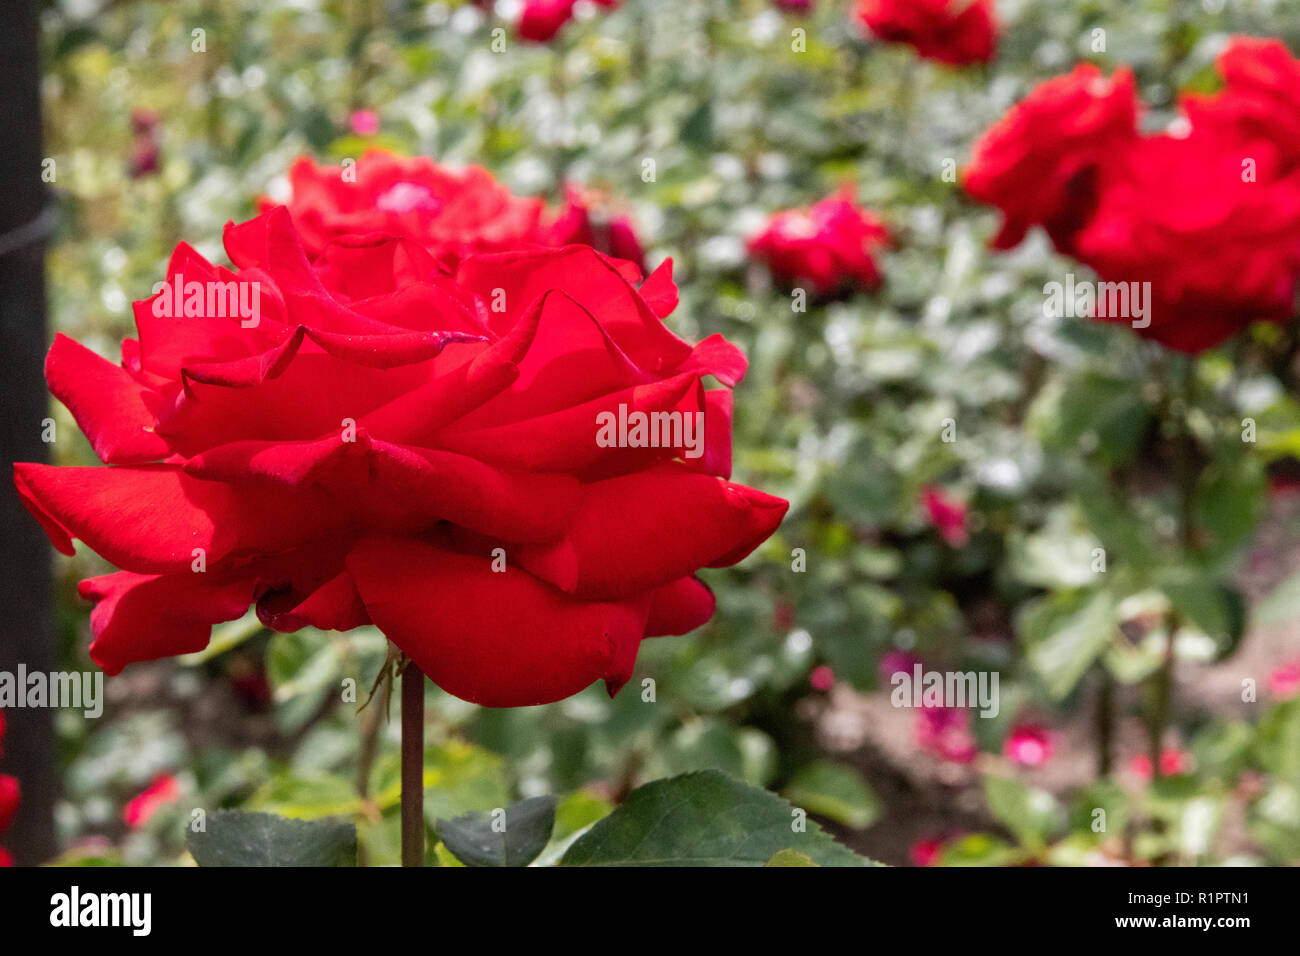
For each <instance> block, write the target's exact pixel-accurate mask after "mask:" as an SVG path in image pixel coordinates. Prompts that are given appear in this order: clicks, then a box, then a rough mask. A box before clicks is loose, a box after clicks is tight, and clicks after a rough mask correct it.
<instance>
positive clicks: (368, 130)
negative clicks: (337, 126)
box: [348, 110, 379, 136]
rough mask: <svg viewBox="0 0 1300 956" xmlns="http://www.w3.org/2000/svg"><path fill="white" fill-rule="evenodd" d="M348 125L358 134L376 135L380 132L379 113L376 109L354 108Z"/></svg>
mask: <svg viewBox="0 0 1300 956" xmlns="http://www.w3.org/2000/svg"><path fill="white" fill-rule="evenodd" d="M348 126H350V127H351V128H352V132H354V133H356V134H357V135H358V136H374V135H375V134H376V133H378V132H379V114H378V113H376V112H375V111H374V110H353V112H352V115H351V116H349V117H348Z"/></svg>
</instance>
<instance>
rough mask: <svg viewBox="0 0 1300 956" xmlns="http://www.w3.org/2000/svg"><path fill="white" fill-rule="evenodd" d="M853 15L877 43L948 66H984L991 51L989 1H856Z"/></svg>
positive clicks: (993, 40)
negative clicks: (905, 48) (901, 47)
mask: <svg viewBox="0 0 1300 956" xmlns="http://www.w3.org/2000/svg"><path fill="white" fill-rule="evenodd" d="M854 15H855V16H856V17H857V19H858V20H859V21H860V22H861V23H862V24H863V25H864V26H866V27H867V29H869V30H870V31H871V32H872V33H873V34H875V36H876V37H877V38H878V39H880V40H882V41H884V42H886V43H906V44H908V45H909V46H912V47H914V48H915V49H916V52H917V53H918V54H919V55H921V56H922V57H924V58H925V59H927V60H936V61H938V62H939V63H946V64H948V65H949V66H965V65H967V64H970V63H987V62H988V61H989V60H991V59H993V53H994V51H995V49H996V48H997V23H996V21H995V20H994V16H993V0H857V6H856V7H855V8H854Z"/></svg>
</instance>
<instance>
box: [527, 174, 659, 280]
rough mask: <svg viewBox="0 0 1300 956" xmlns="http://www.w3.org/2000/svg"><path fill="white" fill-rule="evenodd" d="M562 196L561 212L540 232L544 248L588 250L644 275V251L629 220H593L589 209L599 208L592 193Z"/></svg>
mask: <svg viewBox="0 0 1300 956" xmlns="http://www.w3.org/2000/svg"><path fill="white" fill-rule="evenodd" d="M564 195H565V205H564V208H563V209H562V210H561V211H560V213H559V214H558V215H557V216H556V217H555V218H554V219H553V220H552V221H551V222H549V223H547V224H546V225H545V226H544V227H543V229H542V236H541V240H542V244H543V245H547V246H568V245H572V244H574V243H579V244H581V245H584V246H591V247H592V248H593V249H597V250H599V251H600V252H603V253H605V254H606V255H610V256H613V257H614V258H615V259H626V260H627V261H628V262H631V263H633V264H634V265H636V267H637V268H638V269H640V270H641V271H643V272H644V271H645V250H644V249H643V248H642V246H641V240H640V239H638V238H637V234H636V227H635V226H634V225H633V224H632V220H631V219H630V218H628V217H627V216H621V215H613V216H610V215H607V214H606V215H601V216H598V217H595V218H593V216H592V214H591V211H592V207H593V206H599V205H601V201H600V199H599V197H597V196H596V195H595V194H594V193H591V192H588V191H584V190H582V189H580V188H578V187H577V186H569V187H567V188H566V189H565V191H564Z"/></svg>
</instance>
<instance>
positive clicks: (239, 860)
mask: <svg viewBox="0 0 1300 956" xmlns="http://www.w3.org/2000/svg"><path fill="white" fill-rule="evenodd" d="M185 843H186V845H187V846H188V847H189V850H190V854H191V855H192V856H193V857H194V859H195V860H197V861H198V864H199V866H356V865H357V828H356V827H354V826H353V825H352V824H351V823H343V822H341V821H337V820H310V821H309V820H289V819H286V818H285V817H277V816H275V815H274V814H271V813H246V812H244V811H242V810H218V811H216V812H215V813H212V814H210V815H209V816H208V819H207V829H206V830H204V831H200V832H194V831H190V832H189V833H188V834H186V837H185Z"/></svg>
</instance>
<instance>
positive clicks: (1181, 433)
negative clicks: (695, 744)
mask: <svg viewBox="0 0 1300 956" xmlns="http://www.w3.org/2000/svg"><path fill="white" fill-rule="evenodd" d="M1180 365H1181V368H1180V370H1179V372H1180V373H1181V374H1179V376H1178V379H1177V381H1176V383H1175V384H1174V386H1173V389H1172V391H1173V393H1174V397H1175V399H1176V401H1177V403H1178V405H1179V407H1178V408H1176V409H1173V411H1174V414H1175V416H1176V419H1177V424H1178V429H1177V432H1176V433H1175V436H1174V442H1175V445H1174V469H1175V483H1176V491H1177V495H1178V504H1177V508H1178V556H1179V560H1180V561H1181V562H1184V563H1185V562H1186V561H1187V560H1188V559H1190V557H1191V555H1192V549H1193V547H1194V545H1195V540H1196V534H1195V523H1194V516H1193V494H1194V492H1195V490H1196V462H1195V457H1196V438H1195V436H1194V435H1193V434H1192V430H1191V428H1190V426H1189V425H1188V419H1189V418H1190V416H1191V411H1192V401H1193V395H1194V391H1195V383H1196V360H1195V359H1194V358H1192V357H1190V356H1189V357H1186V358H1184V359H1183V360H1182V362H1181V363H1180ZM1181 626H1182V619H1181V617H1180V616H1179V614H1178V611H1177V610H1176V609H1175V610H1171V611H1170V613H1169V616H1168V619H1167V621H1166V632H1167V637H1166V643H1165V654H1164V660H1163V661H1161V664H1160V670H1159V671H1158V672H1157V673H1156V675H1155V676H1154V678H1153V679H1152V685H1151V720H1150V723H1149V724H1148V728H1147V732H1148V745H1149V747H1150V751H1151V775H1152V778H1153V779H1154V778H1158V777H1160V776H1161V771H1160V753H1161V747H1162V745H1163V742H1164V733H1165V727H1166V726H1167V725H1168V723H1169V717H1170V714H1171V713H1172V712H1173V698H1174V683H1175V682H1174V664H1175V653H1174V639H1175V637H1176V636H1177V634H1178V629H1179V627H1181Z"/></svg>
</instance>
